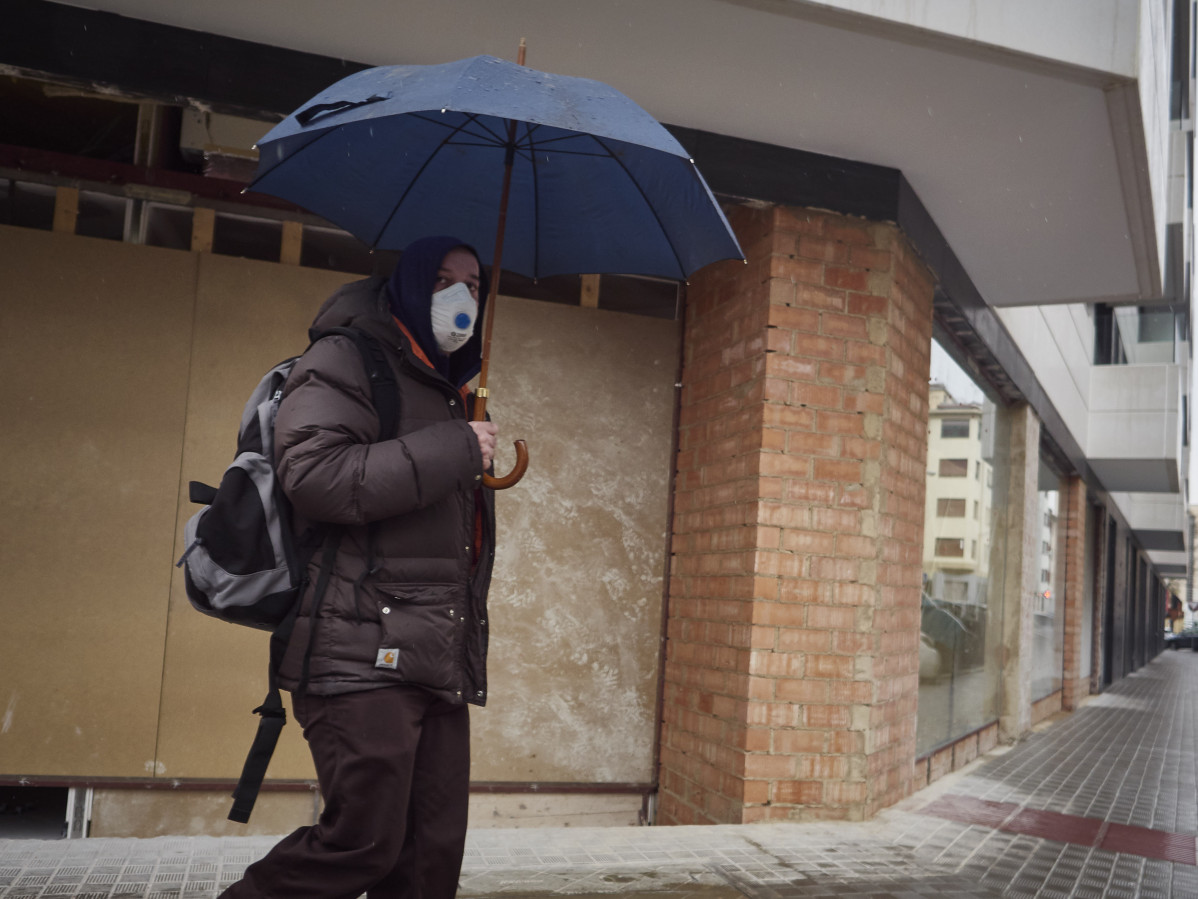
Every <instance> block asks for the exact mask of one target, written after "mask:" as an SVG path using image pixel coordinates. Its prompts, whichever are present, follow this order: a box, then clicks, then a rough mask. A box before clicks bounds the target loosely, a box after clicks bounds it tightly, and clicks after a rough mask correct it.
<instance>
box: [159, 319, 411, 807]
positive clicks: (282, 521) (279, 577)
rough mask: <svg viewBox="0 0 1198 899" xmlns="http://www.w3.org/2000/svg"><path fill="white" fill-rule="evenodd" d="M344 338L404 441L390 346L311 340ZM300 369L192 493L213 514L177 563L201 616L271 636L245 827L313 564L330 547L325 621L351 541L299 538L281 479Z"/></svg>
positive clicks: (200, 517) (354, 333)
mask: <svg viewBox="0 0 1198 899" xmlns="http://www.w3.org/2000/svg"><path fill="white" fill-rule="evenodd" d="M334 334H339V335H341V336H343V337H348V338H349V339H350V340H352V341H353V343H354V345H355V346H356V347H357V349H358V353H359V354H360V355H361V357H362V364H363V366H364V367H365V370H366V373H367V376H368V378H369V381H370V387H371V399H372V401H373V403H374V407H375V412H376V413H377V414H378V417H379V439H380V440H388V439H391V438H394V437H395V436H396V435H397V433H398V430H399V389H398V385H397V384H396V381H395V375H394V372H392V370H391V366H390V365H389V364H388V363H387V359H386V356H385V355H384V353H383V349H382V346H381V345H380V344H379V342H378V341H377V340H375V339H374V338H372V337H370V336H369V335H367V334H365V333H364V332H362V331H359V330H357V329H355V328H330V329H328V330H325V331H315V330H314V331H311V332H309V338H310V340H311V342H312V343H315V342H316V341H318V340H321V339H322V338H324V337H328V336H331V335H334ZM309 346H311V344H309ZM299 359H300V357H299V356H293V357H292V358H290V359H285V360H284V361H282V362H280V363H279V364H278V365H276V366H275V367H274V368H272V369H271V370H270V371H268V372H267V373H266V374H265V375H264V376H263V377H262V380H261V381H259V382H258V386H257V387H256V388H255V389H254V392H253V393H252V394H251V395H250V398H249V401H248V402H247V403H246V405H245V411H244V412H243V413H242V416H241V426H240V427H239V428H238V432H237V453H236V457H235V458H234V459H233V462H232V463H231V464H230V465H229V467H228V468H226V469H225V473H224V475H223V476H222V477H221V482H220V486H219V487H211V486H209V485H208V484H202V483H200V482H199V481H192V482H190V484H189V485H188V493H189V497H190V499H191V501H192V502H193V503H199V504H201V505H203V506H204V508H202V509H201V510H200V511H198V512H197V513H196V514H195V515H193V516H192V517H191V519H190V520H189V521H188V522H187V526H186V528H185V529H184V543H185V544H186V546H187V549H186V550H185V551H184V553H183V556H182V558H180V559H179V561H178V563H177V564H178V566H180V567H182V568H183V572H184V579H185V582H186V585H187V598H188V599H189V600H190V601H191V604H192V605H193V606H195V608H197V609H199V610H200V611H201V612H203V613H204V614H205V615H211V616H213V617H214V618H219V619H220V620H222V621H228V622H231V623H233V624H242V625H246V626H248V627H254V628H259V629H261V630H267V631H270V632H271V639H270V667H269V684H270V689H269V692H268V693H267V696H266V700H265V701H264V702H263V703H262V705H260V706H259V707H258V708H256V709H254V713H255V714H257V715H261V716H262V720H261V721H260V722H259V724H258V733H257V736H256V737H255V738H254V745H253V746H252V747H251V749H250V753H249V756H248V757H247V758H246V762H245V768H244V769H243V770H242V774H241V779H240V781H239V782H238V784H237V789H236V790H235V791H234V793H233V799H234V802H233V809H232V811H231V812H230V813H229V818H230V819H231V820H233V821H240V822H241V823H245V822H246V821H248V820H249V815H250V811H251V810H252V809H253V807H254V800H255V799H256V798H257V795H258V789H259V787H260V786H261V784H262V780H263V778H264V777H265V776H266V767H267V765H268V764H269V762H270V757H271V755H272V754H273V753H274V748H275V744H276V743H277V742H278V738H279V732H280V731H281V730H282V728H283V725H284V724H286V722H287V713H286V711H285V710H284V708H283V701H282V697H281V696H280V695H279V689H278V686H277V685H276V683H275V673H276V672H277V670H278V666H279V663H280V662H281V660H282V657H283V654H284V652H285V651H286V649H287V645H288V643H289V641H290V639H291V633H292V630H293V628H294V626H295V619H296V615H297V614H298V612H299V605H300V600H301V599H302V597H303V595H304V592H305V588H306V587H307V571H308V563H309V562H310V561H311V559H312V556H313V555H314V554H315V552H316V551H317V550H318V549H320V548H321V546H322V545H323V547H324V549H323V554H322V559H321V566H320V574H319V576H318V578H317V582H316V590H315V592H314V596H313V606H314V607H313V610H312V614H313V615H315V614H316V608H315V607H316V606H318V605H319V604H320V601H321V599H322V598H323V594H324V591H325V588H326V587H327V585H328V579H329V576H330V575H331V573H332V566H333V560H334V558H335V557H336V555H337V547H338V544H339V543H340V537H341V533H340V530H339V529H338V528H335V527H324V528H312V529H310V530H308V531H307V532H305V533H303V534H296V533H295V530H294V526H293V520H292V514H291V504H290V503H289V502H288V501H287V497H286V496H285V495H284V494H283V491H282V489H281V488H280V487H279V483H278V480H277V478H276V477H275V465H274V461H275V460H274V437H275V418H276V416H277V415H278V411H279V403H280V401H281V400H282V397H283V385H284V384H286V382H287V377H288V375H290V374H291V370H292V369H293V368H294V367H295V364H296V362H298V361H299ZM313 632H314V630H313ZM309 649H310V647H309ZM307 670H308V653H307V652H305V654H304V662H303V672H304V673H303V676H302V677H301V680H300V686H299V690H300V691H302V690H303V689H304V688H305V687H306V683H307Z"/></svg>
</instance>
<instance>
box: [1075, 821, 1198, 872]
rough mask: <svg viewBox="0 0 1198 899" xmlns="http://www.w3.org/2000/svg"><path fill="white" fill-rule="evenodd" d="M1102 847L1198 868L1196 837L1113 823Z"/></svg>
mask: <svg viewBox="0 0 1198 899" xmlns="http://www.w3.org/2000/svg"><path fill="white" fill-rule="evenodd" d="M1098 848H1099V849H1106V850H1107V851H1108V852H1126V853H1128V854H1129V855H1142V856H1144V857H1145V858H1159V859H1161V860H1163V861H1167V862H1180V863H1181V864H1183V865H1198V850H1196V849H1195V843H1194V836H1193V834H1184V833H1169V832H1168V831H1164V830H1149V829H1148V828H1147V827H1132V826H1131V825H1128V824H1112V825H1111V826H1110V827H1108V828H1107V832H1106V836H1104V837H1103V838H1102V842H1101V843H1099V844H1098Z"/></svg>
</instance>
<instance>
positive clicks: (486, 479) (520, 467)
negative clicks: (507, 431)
mask: <svg viewBox="0 0 1198 899" xmlns="http://www.w3.org/2000/svg"><path fill="white" fill-rule="evenodd" d="M512 445H513V446H514V447H515V448H516V467H515V468H513V469H512V470H511V473H510V474H506V475H504V476H503V477H501V478H496V477H493V476H491V475H489V474H484V475H483V486H484V487H490V488H491V489H492V490H507V488H508V487H514V486H515V485H516V483H517V482H518V481H519V480H520V479H521V478H522V477H524V472H525V471H526V470H527V469H528V444H527V443H525V442H524V441H523V440H517V441H516V442H515V443H514V444H512Z"/></svg>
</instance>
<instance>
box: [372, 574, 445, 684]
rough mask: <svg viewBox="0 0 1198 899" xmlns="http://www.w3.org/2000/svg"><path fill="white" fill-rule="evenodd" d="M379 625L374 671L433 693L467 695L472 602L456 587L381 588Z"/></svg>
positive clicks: (378, 591)
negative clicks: (465, 652)
mask: <svg viewBox="0 0 1198 899" xmlns="http://www.w3.org/2000/svg"><path fill="white" fill-rule="evenodd" d="M373 592H374V594H375V601H376V602H377V603H378V613H379V622H380V634H379V646H378V653H377V657H376V660H375V667H376V668H379V669H391V670H394V671H395V673H396V675H397V676H398V677H399V678H400V679H402V680H403V681H405V682H407V683H411V684H419V685H421V686H424V687H428V688H430V689H433V690H440V691H449V692H451V693H455V694H457V693H459V691H460V690H461V689H462V687H461V682H462V670H461V658H462V639H463V629H464V621H463V615H464V614H465V612H466V605H467V598H466V590H465V587H463V586H459V585H457V584H376V585H375V586H374V588H373Z"/></svg>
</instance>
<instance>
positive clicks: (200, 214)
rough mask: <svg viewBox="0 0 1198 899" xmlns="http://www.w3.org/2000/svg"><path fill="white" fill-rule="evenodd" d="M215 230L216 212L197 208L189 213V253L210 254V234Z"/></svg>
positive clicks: (206, 208)
mask: <svg viewBox="0 0 1198 899" xmlns="http://www.w3.org/2000/svg"><path fill="white" fill-rule="evenodd" d="M215 230H216V210H214V209H209V208H208V207H206V206H197V207H195V209H193V210H192V212H191V251H192V252H193V253H211V252H212V233H213V232H214V231H215Z"/></svg>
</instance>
